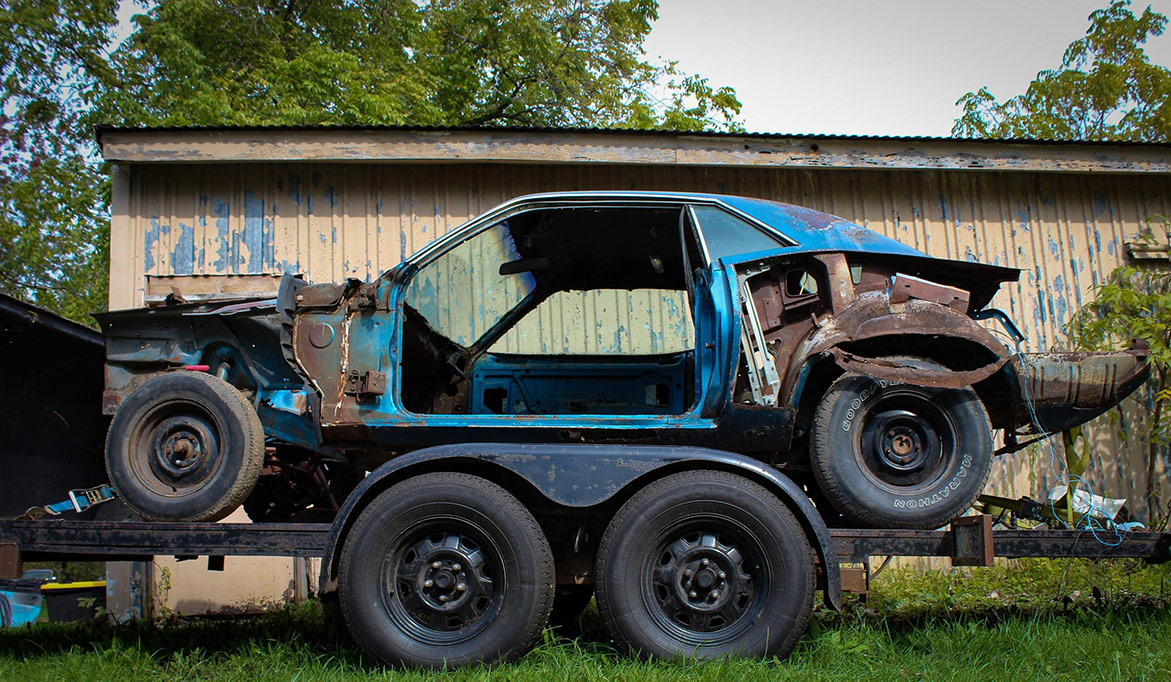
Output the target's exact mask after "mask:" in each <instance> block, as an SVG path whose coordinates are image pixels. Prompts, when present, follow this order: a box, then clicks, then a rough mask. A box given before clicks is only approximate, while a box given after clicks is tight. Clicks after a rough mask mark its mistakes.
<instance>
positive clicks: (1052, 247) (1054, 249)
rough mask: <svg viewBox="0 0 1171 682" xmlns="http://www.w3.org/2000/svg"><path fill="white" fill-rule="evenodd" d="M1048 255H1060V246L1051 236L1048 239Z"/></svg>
mask: <svg viewBox="0 0 1171 682" xmlns="http://www.w3.org/2000/svg"><path fill="white" fill-rule="evenodd" d="M1049 255H1051V256H1059V255H1061V250H1060V247H1059V246H1058V245H1057V242H1055V241H1053V238H1052V237H1051V238H1050V239H1049Z"/></svg>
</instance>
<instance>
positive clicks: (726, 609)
mask: <svg viewBox="0 0 1171 682" xmlns="http://www.w3.org/2000/svg"><path fill="white" fill-rule="evenodd" d="M0 341H2V342H5V343H7V344H8V345H7V346H5V352H4V353H0V376H5V378H6V379H9V378H11V379H12V381H11V386H10V387H8V390H6V391H3V392H0V408H2V409H0V444H2V445H3V446H4V447H5V448H8V450H7V451H3V452H0V454H2V455H3V458H2V459H3V465H4V466H5V475H4V476H3V477H2V478H0V518H4V517H7V518H12V517H15V516H17V515H20V514H27V511H26V510H30V508H31V509H32V510H35V509H36V506H35V505H39V504H43V502H44V501H45V500H46V499H54V498H55V499H60V497H59V495H60V493H61V491H63V490H74V493H73V494H71V496H70V499H71V502H73V503H76V495H75V493H76V492H77V490H78V489H79V486H83V485H93V484H94V483H95V482H99V481H102V480H104V477H105V475H106V468H105V466H104V457H103V453H104V451H105V448H104V443H105V434H106V433H107V427H108V425H109V424H108V420H106V419H104V418H103V417H102V414H101V410H100V409H98V408H97V406H99V405H100V404H101V400H102V386H103V380H102V376H103V374H102V368H103V358H104V354H103V352H102V349H103V343H102V338H101V337H100V335H98V334H96V332H93V331H92V330H88V329H85V328H83V327H80V326H79V325H76V324H74V323H70V322H68V321H66V320H62V319H60V318H56V317H55V316H52V315H51V314H49V313H45V312H44V311H40V310H37V309H34V308H31V307H30V306H27V305H26V304H21V303H19V302H16V301H12V300H10V299H8V300H6V299H5V298H4V297H3V296H2V295H0ZM193 376H195V375H193ZM198 376H203V375H198ZM61 387H68V389H69V390H61ZM189 417H190V415H187V416H183V415H180V416H179V417H173V419H176V420H179V421H180V422H182V423H183V424H187V423H188V422H189V421H190V419H189ZM168 428H170V427H168ZM186 428H187V427H186V426H183V429H186ZM192 428H194V427H192ZM181 430H182V429H181ZM253 433H254V435H255V432H253ZM467 438H469V439H472V436H471V435H467ZM565 438H566V439H568V440H569V441H573V442H556V443H529V442H515V440H523V439H514V440H508V439H504V440H503V442H483V441H480V440H474V439H473V440H468V441H461V442H454V443H448V444H444V445H433V446H430V447H424V448H421V449H417V450H412V451H409V452H406V453H403V454H399V455H397V456H395V457H393V458H391V459H389V460H388V461H386V462H385V463H383V464H381V465H380V466H377V467H376V468H375V469H373V470H372V471H370V472H369V473H368V474H366V475H365V476H364V477H362V478H361V479H360V481H359V482H357V483H356V485H355V487H354V488H353V489H352V490H350V491H348V492H344V493H342V494H341V495H339V496H338V497H336V498H335V497H334V496H333V493H332V492H331V493H330V495H329V501H328V504H325V505H324V506H322V507H318V506H317V504H318V503H317V502H314V505H313V508H312V509H311V510H310V511H313V512H321V513H322V514H323V516H320V517H318V518H332V521H331V522H329V523H253V524H237V523H181V522H173V521H171V522H142V521H128V520H124V519H125V518H126V517H127V516H129V515H131V512H130V509H128V508H126V507H124V506H123V505H122V502H121V501H114V502H111V503H110V504H101V505H96V506H91V507H89V508H86V509H84V510H79V513H77V514H76V515H75V516H72V517H71V518H70V519H68V520H66V519H63V518H60V517H46V518H40V519H37V520H12V521H0V588H2V587H5V586H12V587H19V585H16V584H15V583H18V582H20V581H19V580H18V579H19V578H20V576H21V568H22V563H23V562H24V561H38V560H52V561H71V560H74V561H77V560H83V561H115V562H122V561H129V562H142V561H149V560H150V559H151V557H154V556H175V557H177V558H180V559H195V558H198V557H206V558H207V565H208V568H209V569H212V570H215V569H217V568H222V567H223V565H224V559H225V557H228V556H240V557H244V556H254V557H260V556H269V557H306V558H308V557H320V558H321V559H322V561H321V578H320V581H319V584H318V596H319V597H320V598H321V601H322V604H323V606H328V607H329V609H330V611H331V612H334V613H340V614H341V615H342V616H343V617H344V621H345V625H346V626H347V627H348V628H349V630H350V632H351V633H352V634H353V635H354V637H355V639H356V640H357V641H358V643H359V644H361V645H362V646H363V647H364V648H365V649H366V650H367V651H368V652H370V653H371V654H373V655H374V657H375V658H376V660H379V661H381V662H384V663H389V664H396V665H407V666H418V667H430V668H450V667H452V666H459V665H462V664H465V663H471V662H475V661H485V662H492V661H508V660H514V659H515V658H516V657H518V656H521V655H523V654H524V652H526V651H528V650H529V649H530V648H531V647H532V646H533V645H534V644H535V643H536V642H537V641H538V640H539V637H540V636H541V632H542V630H543V628H544V627H545V626H546V624H548V623H551V622H557V621H558V619H559V618H560V619H565V618H566V616H568V617H569V618H572V616H573V615H575V614H576V613H580V611H581V609H582V608H584V606H585V605H586V604H587V603H588V602H589V600H590V599H591V598H592V597H594V596H596V597H597V604H598V608H599V612H600V613H601V616H602V618H603V620H604V621H606V625H607V628H608V629H609V631H610V633H611V635H612V636H613V637H614V638H615V640H616V641H618V642H621V643H623V644H624V645H625V647H626V648H627V649H628V650H630V651H631V652H634V653H637V654H640V655H643V656H655V657H666V658H670V657H676V656H681V655H682V656H695V655H699V656H701V657H718V656H722V655H725V654H753V655H763V656H777V657H784V656H785V655H787V654H788V653H789V652H790V651H791V650H792V649H793V647H794V646H795V645H796V642H797V640H798V639H799V638H800V637H801V636H802V634H803V633H804V631H805V629H806V628H807V627H808V625H809V622H810V619H811V614H812V610H813V605H814V597H815V593H816V592H817V591H819V590H820V591H821V592H822V594H823V597H824V603H825V604H826V605H827V606H828V607H830V608H838V607H839V606H840V604H841V593H842V592H843V591H853V592H865V591H866V590H867V589H868V586H869V578H870V576H871V573H870V571H869V562H870V559H871V558H872V557H877V556H883V557H889V556H905V557H936V558H945V559H950V561H951V562H952V563H953V564H955V565H967V566H980V565H990V564H991V563H992V561H993V560H994V558H995V557H1005V558H1018V557H1060V558H1079V557H1080V558H1090V559H1102V558H1134V559H1141V560H1145V561H1147V562H1152V563H1158V562H1163V561H1167V560H1168V558H1171V556H1169V555H1171V534H1166V533H1147V532H1131V533H1127V534H1124V535H1121V536H1114V535H1113V534H1111V535H1110V536H1109V537H1104V536H1101V535H1095V534H1094V533H1092V532H1089V531H1071V530H1016V529H998V530H994V529H993V525H994V524H993V517H992V516H989V515H980V516H971V517H961V518H959V519H957V520H955V521H954V522H953V523H952V524H951V526H950V527H949V528H947V529H946V530H870V529H849V528H840V527H831V526H840V525H842V524H843V523H845V521H844V519H845V518H846V517H845V516H844V515H843V516H840V517H835V516H833V513H834V512H833V507H832V505H829V504H820V505H819V503H818V502H816V501H815V500H814V498H813V497H811V495H810V488H808V487H803V485H802V484H801V483H800V482H799V480H800V479H799V478H798V477H797V476H798V474H799V473H800V472H788V473H787V472H786V471H785V470H783V469H782V468H777V467H774V466H772V465H771V464H768V463H766V462H763V461H761V460H759V459H755V458H752V457H748V456H745V455H743V454H739V453H735V452H730V451H727V450H718V449H711V448H703V447H692V446H662V445H649V444H642V442H641V441H639V442H632V443H627V442H619V443H588V442H577V441H578V440H580V439H577V438H576V437H573V436H572V432H570V433H568V434H566V436H565ZM632 438H633V436H632ZM176 447H177V445H176ZM172 452H178V450H173V451H172ZM168 461H169V460H168ZM155 464H157V465H160V466H162V465H163V464H166V462H160V461H156V462H155ZM168 466H169V464H168ZM964 471H965V472H966V471H967V469H965V470H964ZM790 473H792V474H793V475H794V477H792V478H791V477H790ZM959 477H961V474H957V479H956V480H957V481H958V478H959ZM806 478H808V477H807V476H806ZM806 482H808V481H806ZM94 490H96V489H92V488H91V489H88V492H93V491H94ZM948 490H950V488H949V489H948ZM172 492H174V493H179V492H180V491H178V490H176V489H172ZM180 497H181V495H180ZM944 497H946V495H945V496H944ZM86 499H87V500H88V496H86ZM103 499H105V498H103ZM821 502H822V503H824V502H826V501H825V500H821ZM935 502H936V500H935V497H932V498H923V499H915V500H911V501H910V502H907V503H906V504H912V503H913V504H915V505H916V506H929V505H932V504H935ZM62 505H64V503H60V504H56V505H50V507H49V511H50V512H53V511H56V510H55V509H53V508H54V507H62ZM62 508H63V507H62ZM246 509H247V508H246ZM258 518H264V517H263V516H260V517H258ZM876 525H881V524H876ZM122 568H125V567H122ZM133 570H134V569H131V571H133ZM133 583H134V580H133V579H132V580H131V581H130V584H129V585H123V587H125V588H127V589H125V590H124V592H125V593H126V594H128V595H131V597H130V598H131V599H132V600H133V599H141V598H142V597H143V596H144V595H143V592H144V591H143V590H141V589H140V590H137V592H136V590H135V587H134V584H133ZM135 594H136V595H137V596H134V595H135ZM136 603H137V602H136ZM134 612H135V609H134V607H131V608H130V609H129V610H128V611H125V612H123V611H119V613H126V614H127V615H132V614H133V613H134Z"/></svg>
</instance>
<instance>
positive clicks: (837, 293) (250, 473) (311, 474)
mask: <svg viewBox="0 0 1171 682" xmlns="http://www.w3.org/2000/svg"><path fill="white" fill-rule="evenodd" d="M1018 274H1019V273H1018V271H1017V270H1015V269H1012V268H1005V267H998V266H991V265H983V264H978V263H968V262H957V261H948V260H941V259H936V258H930V257H928V256H926V255H924V254H922V253H920V252H918V251H916V250H914V249H911V248H910V247H907V246H905V245H903V244H901V243H899V242H897V241H894V240H892V239H889V238H886V237H883V236H881V235H878V234H876V233H873V232H871V231H869V230H866V229H865V228H862V227H859V226H857V225H854V224H852V223H849V222H847V221H845V220H843V219H841V218H837V217H834V216H831V215H828V214H824V213H820V212H817V211H813V210H810V209H805V208H801V207H796V206H790V205H786V204H780V203H775V202H769V201H763V200H758V199H747V198H743V197H731V196H722V195H707V194H682V193H655V192H635V193H623V192H575V193H558V194H545V195H532V196H528V197H521V198H519V199H515V200H513V201H510V202H508V203H506V204H503V205H502V206H500V207H498V208H496V209H493V210H492V211H490V212H488V213H487V214H485V215H484V216H481V217H479V218H477V219H474V220H472V221H471V222H469V223H468V224H466V225H464V226H462V227H460V228H457V229H456V230H454V231H452V232H451V233H449V234H448V235H446V236H445V237H443V238H441V239H439V240H437V241H436V242H434V243H433V244H431V245H430V246H428V247H426V248H425V249H423V250H422V251H420V252H419V253H417V254H415V255H414V256H412V257H411V258H410V259H408V260H407V261H405V262H403V263H401V264H400V265H398V266H396V267H395V268H393V269H392V270H390V271H388V272H387V273H385V274H384V275H383V276H382V277H380V278H379V279H378V280H377V281H375V282H367V283H364V282H359V281H355V280H352V281H348V282H344V283H339V284H308V283H306V282H303V281H301V280H299V279H297V278H295V277H292V276H291V275H286V276H285V278H284V280H283V281H282V284H281V288H280V291H279V293H278V295H277V297H276V298H270V299H253V300H244V301H239V302H232V303H229V304H225V303H198V304H183V303H179V304H176V305H168V306H164V307H159V308H153V309H144V310H130V311H117V312H111V313H106V314H104V315H101V316H99V321H100V323H101V325H102V329H103V332H104V333H105V336H106V343H107V368H106V372H107V373H106V378H107V383H106V391H105V395H104V402H103V404H104V407H105V410H106V413H107V414H114V415H115V417H114V426H113V427H112V428H111V440H110V442H109V443H108V445H107V464H108V466H109V468H110V473H111V478H112V480H113V481H114V483H115V485H116V487H119V490H120V492H121V493H122V495H123V497H124V499H126V500H127V503H128V504H129V505H130V506H131V507H133V508H136V509H137V510H138V511H139V512H140V513H143V514H144V515H147V516H151V517H155V518H186V519H195V518H211V517H212V516H217V515H218V516H222V514H223V513H224V509H227V508H228V507H232V506H234V505H236V504H239V503H240V502H242V501H244V500H245V499H247V502H245V507H246V509H248V511H249V514H250V515H252V516H253V518H260V519H266V520H279V519H285V518H308V515H328V514H329V513H330V512H331V510H336V508H337V504H338V503H339V502H340V501H341V499H342V497H344V495H345V494H346V493H347V492H348V490H349V489H350V488H352V487H353V485H354V484H355V482H356V481H357V480H360V478H361V475H362V472H363V471H366V470H369V469H372V468H373V467H376V466H377V465H379V464H381V463H382V462H385V461H386V460H388V459H390V458H393V457H395V456H398V455H400V454H403V453H406V452H409V451H411V450H414V449H418V448H421V447H426V446H431V445H440V444H449V443H466V442H480V443H485V442H487V443H491V442H507V443H516V442H530V443H581V442H586V443H621V444H629V445H632V446H637V445H674V446H701V447H712V448H719V449H724V450H730V451H733V452H738V453H740V454H745V455H750V456H752V457H755V458H757V459H759V460H761V461H763V462H766V463H768V464H770V465H772V466H775V467H779V468H781V469H783V470H785V471H786V472H787V473H789V475H790V476H793V477H795V478H797V479H799V480H800V479H804V480H805V481H806V482H807V484H808V485H807V487H808V489H809V490H810V491H811V495H813V496H815V499H824V500H828V502H829V503H831V504H832V506H833V507H834V508H836V509H837V511H838V512H840V513H841V515H842V517H843V522H844V523H852V524H860V525H868V526H879V527H936V526H939V525H941V524H942V523H945V522H946V521H947V520H949V519H950V518H953V517H954V516H956V515H958V514H960V513H962V512H963V511H964V510H965V509H966V508H967V507H968V506H969V505H970V504H971V502H972V500H974V499H975V496H976V495H978V494H979V492H980V489H981V488H982V486H983V483H984V480H985V479H986V478H987V475H988V471H989V470H990V467H991V462H992V458H993V456H994V447H993V443H994V439H993V433H994V431H996V430H1000V431H1002V432H1003V434H1004V441H1005V443H1006V444H1007V445H1008V446H1011V444H1012V443H1015V442H1016V439H1017V438H1018V437H1019V436H1022V435H1025V434H1039V433H1047V432H1055V431H1060V430H1063V429H1066V428H1070V427H1072V426H1075V425H1077V424H1081V423H1084V422H1085V421H1087V420H1089V419H1092V418H1093V417H1095V416H1097V415H1099V414H1101V413H1102V412H1104V411H1106V410H1108V409H1110V408H1111V407H1112V406H1114V405H1116V404H1117V403H1118V402H1119V401H1121V400H1122V399H1124V398H1125V397H1126V396H1127V395H1129V394H1130V393H1131V392H1133V391H1134V390H1135V389H1136V388H1137V387H1138V386H1139V385H1141V384H1142V382H1143V381H1145V380H1146V377H1147V369H1146V364H1145V352H1144V350H1142V349H1137V348H1136V349H1130V350H1126V351H1119V352H1115V353H1082V354H1053V353H1049V354H1021V353H1018V352H1017V351H1016V350H1015V349H1014V348H1010V347H1009V346H1008V345H1006V344H1005V343H1004V342H1003V341H1002V340H1001V338H1000V337H998V335H997V333H994V331H992V329H995V328H997V327H1002V328H1003V329H1004V330H1005V331H1007V332H1008V334H1009V335H1016V336H1017V338H1018V342H1019V332H1018V331H1016V329H1015V327H1014V326H1013V325H1012V323H1011V321H1010V320H1008V318H1007V316H1006V315H1004V313H1002V312H1000V311H997V310H993V309H990V308H988V305H989V303H990V301H991V300H992V298H993V296H994V295H995V294H996V292H997V291H998V289H999V287H1000V286H1001V285H1002V284H1003V283H1005V282H1011V281H1015V280H1016V279H1017V277H1018ZM990 327H991V328H992V329H990ZM998 331H999V330H998ZM195 374H198V375H202V376H201V378H199V379H191V378H190V377H188V378H183V377H184V375H195ZM168 376H169V377H170V378H167V377H168ZM211 380H214V381H211ZM164 381H165V382H166V384H165V385H164ZM197 382H199V383H197ZM216 382H218V383H216ZM221 384H222V385H224V386H231V387H234V393H235V394H237V395H239V396H241V397H242V398H243V401H244V402H245V403H247V405H249V406H250V411H251V412H254V415H255V417H257V418H258V420H259V421H258V422H257V424H258V425H259V426H257V425H252V424H250V421H249V420H251V419H252V418H253V417H252V416H249V415H248V414H245V412H248V411H244V410H242V409H241V408H240V406H239V405H236V404H235V403H234V402H233V401H234V400H235V398H231V397H225V396H224V395H223V391H220V390H219V389H220V388H222V386H221ZM172 393H174V394H176V395H179V396H180V399H178V401H177V402H175V404H168V401H167V395H168V394H172ZM136 394H137V395H139V396H140V397H139V398H137V399H136V398H135V396H136ZM147 394H149V395H147ZM144 395H145V396H146V397H145V398H144V397H141V396H144ZM131 402H133V403H134V404H133V405H130V403H131ZM128 405H130V406H129V408H128ZM241 415H243V416H241ZM233 427H238V428H233ZM256 428H262V429H263V439H262V440H263V443H262V444H261V445H260V446H257V445H256V442H257V441H256V438H257V437H256V434H255V431H256ZM241 448H242V449H243V451H244V454H243V455H242V456H241V457H236V458H235V459H230V458H228V454H230V453H235V452H236V451H237V450H238V449H241ZM1005 449H1006V450H1011V449H1012V448H1011V447H1006V448H1005ZM229 460H230V461H229ZM241 468H242V470H240V469H241ZM225 471H229V472H230V473H231V474H232V475H233V476H234V477H233V478H231V480H229V481H226V482H223V481H219V477H221V476H223V475H225V474H224V472H225ZM583 475H588V474H587V473H584V472H583ZM210 489H216V490H218V493H216V494H218V495H219V497H216V500H217V501H216V503H215V504H214V505H210V506H211V507H214V509H215V512H214V514H209V513H208V512H206V511H204V512H200V511H198V508H199V507H200V505H203V506H204V507H208V506H209V504H210V503H209V502H207V499H204V498H210V497H215V495H213V494H212V493H208V492H207V491H208V490H210ZM137 493H141V494H137ZM224 495H227V496H228V497H229V498H230V499H227V501H226V502H225V501H224V499H221V498H223V496H224ZM152 496H153V497H152ZM139 498H147V499H148V500H150V502H149V503H139V504H137V505H136V501H137V499H139ZM175 499H182V500H185V501H184V502H183V503H182V504H180V503H176V502H174V501H173V500H175ZM168 500H171V501H168ZM200 500H203V501H200ZM175 507H182V508H183V509H184V511H183V512H182V513H177V512H169V511H168V510H169V509H172V508H175ZM228 511H230V509H228Z"/></svg>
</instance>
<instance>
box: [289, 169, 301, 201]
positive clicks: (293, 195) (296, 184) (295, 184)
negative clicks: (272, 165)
mask: <svg viewBox="0 0 1171 682" xmlns="http://www.w3.org/2000/svg"><path fill="white" fill-rule="evenodd" d="M289 198H290V199H292V200H293V203H294V204H296V205H297V206H300V205H301V176H300V175H297V174H296V173H289Z"/></svg>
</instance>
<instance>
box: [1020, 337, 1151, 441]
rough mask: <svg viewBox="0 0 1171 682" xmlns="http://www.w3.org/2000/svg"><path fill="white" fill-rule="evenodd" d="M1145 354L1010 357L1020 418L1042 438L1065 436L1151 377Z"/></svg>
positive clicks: (1025, 355) (1029, 355)
mask: <svg viewBox="0 0 1171 682" xmlns="http://www.w3.org/2000/svg"><path fill="white" fill-rule="evenodd" d="M1148 354H1149V353H1148V351H1146V350H1145V349H1135V350H1127V351H1118V352H1116V353H1108V354H1107V353H1026V354H1021V355H1017V356H1014V357H1013V360H1012V363H1013V369H1014V370H1016V373H1017V376H1019V377H1022V378H1023V383H1024V388H1025V398H1026V401H1027V403H1026V404H1025V405H1024V406H1022V409H1023V410H1025V411H1026V412H1027V414H1024V415H1022V416H1024V417H1027V418H1029V419H1027V421H1028V420H1033V419H1035V421H1036V422H1037V424H1036V425H1035V426H1038V427H1040V428H1039V430H1041V431H1043V432H1055V431H1064V430H1065V429H1068V428H1072V427H1073V426H1076V425H1078V424H1081V423H1083V422H1085V421H1086V420H1087V419H1091V418H1093V417H1095V416H1097V415H1099V414H1102V413H1103V412H1105V411H1106V410H1109V409H1110V408H1112V407H1114V406H1115V405H1117V404H1118V403H1119V402H1120V401H1121V400H1123V399H1125V398H1126V397H1127V396H1129V395H1130V394H1131V393H1133V392H1134V391H1135V390H1136V389H1137V388H1138V387H1139V386H1140V385H1142V384H1143V382H1145V381H1146V380H1147V378H1148V377H1149V376H1150V368H1149V367H1148V366H1147V363H1146V357H1147V355H1148Z"/></svg>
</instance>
